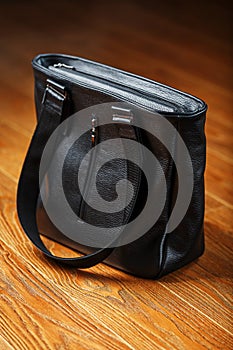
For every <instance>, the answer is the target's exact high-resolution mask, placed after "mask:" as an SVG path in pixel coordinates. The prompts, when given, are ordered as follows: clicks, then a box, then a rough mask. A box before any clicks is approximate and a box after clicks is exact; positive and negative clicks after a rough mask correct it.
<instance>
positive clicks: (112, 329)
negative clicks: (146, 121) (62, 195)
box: [0, 0, 233, 350]
mask: <svg viewBox="0 0 233 350" xmlns="http://www.w3.org/2000/svg"><path fill="white" fill-rule="evenodd" d="M0 6H1V12H0V13H1V14H0V17H1V18H0V29H1V45H0V68H1V75H0V82H1V84H0V96H1V117H0V118H1V119H0V156H1V164H0V176H1V183H0V191H1V192H0V211H1V218H0V249H1V271H0V275H1V278H0V281H1V282H0V283H1V294H0V296H1V299H0V303H1V304H0V307H1V317H0V349H4V350H5V349H15V350H22V349H25V350H28V349H59V350H60V349H116V350H118V349H138V350H142V349H143V350H144V349H145V350H151V349H221V350H222V349H232V348H233V337H232V277H233V273H232V271H233V262H232V261H233V256H232V248H233V245H232V217H233V204H232V194H233V193H232V174H233V166H232V164H233V161H232V149H233V145H232V129H233V127H232V126H233V125H232V105H233V103H232V90H231V89H232V79H231V78H232V45H231V39H230V38H231V31H232V27H231V21H230V15H231V9H230V5H229V4H228V3H227V1H223V2H222V3H221V4H220V3H219V2H217V1H216V2H215V1H213V2H211V3H208V5H207V4H205V2H203V1H202V2H201V1H195V2H194V1H193V2H188V4H187V2H184V1H178V2H172V1H168V2H166V3H165V2H164V3H163V2H159V3H157V2H152V1H143V2H142V1H133V0H132V1H131V0H126V1H118V2H107V1H104V0H103V1H98V2H97V1H94V0H93V1H91V0H89V1H88V3H87V2H84V1H79V2H76V1H72V0H70V1H67V2H66V3H65V2H61V1H56V3H53V2H52V1H51V2H46V1H40V2H38V1H34V2H29V1H22V2H16V1H10V2H9V3H4V4H3V3H1V5H0ZM39 52H65V53H70V54H74V55H79V56H83V57H87V58H89V59H94V60H97V61H100V62H104V63H106V64H110V65H113V66H116V67H119V68H122V69H125V70H130V71H131V72H133V73H137V74H143V75H145V76H147V77H149V78H152V79H156V80H159V81H161V82H163V83H167V84H169V85H172V86H175V87H177V88H178V89H182V90H185V91H187V92H190V93H192V94H194V95H197V96H199V97H202V98H203V99H204V100H205V101H207V103H208V105H209V111H208V118H207V124H206V134H207V141H208V148H207V170H206V216H205V234H206V251H205V254H204V255H203V256H202V257H201V258H200V259H199V260H198V261H195V262H193V263H192V264H190V265H189V266H187V267H185V268H183V269H181V270H180V271H177V272H175V273H173V274H170V275H168V276H166V277H164V278H163V279H161V280H159V281H151V280H143V279H140V278H135V277H133V276H130V275H127V274H124V273H122V272H120V271H118V270H116V269H113V268H110V267H107V266H106V265H104V264H100V265H98V266H96V267H93V268H91V269H89V270H85V271H84V270H83V271H81V270H80V271H79V270H77V269H74V268H68V267H64V266H58V265H56V264H55V263H53V262H51V261H49V260H48V259H47V258H45V257H44V256H43V255H42V254H40V253H39V252H38V251H37V250H36V249H34V247H33V246H32V244H31V243H30V242H29V241H28V239H27V238H26V236H25V234H24V233H23V232H22V229H21V227H20V225H19V222H18V219H17V214H16V208H15V197H16V188H17V181H18V176H19V173H20V169H21V166H22V162H23V159H24V156H25V153H26V150H27V147H28V145H29V141H30V137H31V135H32V132H33V128H34V127H35V116H34V104H33V80H32V74H31V67H30V60H31V59H32V57H33V56H35V55H36V54H37V53H39ZM45 243H46V244H47V246H48V247H49V248H50V249H51V251H52V252H54V253H57V254H60V255H63V256H72V255H73V254H74V252H72V251H71V250H69V249H67V248H65V247H61V246H60V245H58V244H56V243H54V242H52V241H49V240H48V239H45ZM75 254H76V253H75Z"/></svg>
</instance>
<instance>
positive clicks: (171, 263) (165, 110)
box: [18, 54, 207, 278]
mask: <svg viewBox="0 0 233 350" xmlns="http://www.w3.org/2000/svg"><path fill="white" fill-rule="evenodd" d="M33 69H34V76H35V103H36V111H37V118H38V125H37V129H36V131H35V133H34V136H33V139H32V142H31V145H30V148H29V151H28V154H27V157H26V159H25V163H24V167H23V170H22V173H21V177H20V181H19V187H18V215H19V218H20V221H21V224H22V226H23V228H24V230H25V232H26V233H27V235H28V237H29V238H30V239H31V240H32V241H33V243H34V244H35V245H36V246H37V247H38V248H39V249H40V250H42V251H43V252H44V253H45V254H46V255H47V256H49V257H51V258H53V259H56V260H57V261H60V262H64V263H67V264H71V265H75V266H77V267H80V268H85V267H90V266H92V265H94V264H96V263H99V262H101V261H103V260H104V262H105V263H107V264H109V265H111V266H114V267H116V268H119V269H121V270H123V271H126V272H128V273H131V274H134V275H136V276H140V277H145V278H159V277H161V276H163V275H165V274H167V273H169V272H172V271H174V270H176V269H178V268H180V267H182V266H184V265H186V264H187V263H189V262H191V261H192V260H194V259H196V258H197V257H199V256H200V255H201V254H202V253H203V251H204V231H203V221H204V170H205V159H206V144H205V133H204V125H205V116H206V110H207V106H206V104H205V103H204V102H203V101H202V100H200V99H198V98H196V97H194V96H191V95H189V94H186V93H183V92H180V91H178V90H176V89H173V88H171V87H168V86H165V85H162V84H160V83H157V82H153V81H151V80H149V79H145V78H142V77H139V76H136V75H133V74H130V73H127V72H124V71H121V70H118V69H116V68H112V67H108V66H105V65H103V64H99V63H96V62H91V61H88V60H85V59H82V58H78V57H73V56H66V55H59V54H46V55H39V56H37V57H36V58H35V59H34V60H33ZM48 79H50V80H51V81H52V82H53V83H54V84H55V88H52V89H51V88H50V87H48V86H47V85H48ZM56 84H58V85H57V88H56ZM45 91H46V93H45ZM64 91H66V97H65V95H64V98H63V97H62V96H63V94H62V93H63V92H64ZM42 101H43V103H42ZM121 101H126V102H130V103H131V104H134V105H135V106H140V107H143V108H145V109H147V110H151V111H158V112H159V113H160V114H163V116H164V118H167V119H168V120H169V122H170V123H171V124H172V125H173V126H174V127H175V128H176V129H177V130H178V132H179V134H180V135H181V137H182V138H183V140H184V142H185V144H186V146H187V148H188V150H189V153H190V156H191V159H192V164H193V172H194V190H193V194H192V199H191V202H190V205H189V207H188V210H187V213H186V215H185V216H184V218H183V220H182V221H181V223H180V224H179V225H178V227H177V228H176V229H175V230H174V231H173V232H171V233H169V234H167V233H166V224H167V222H168V219H169V217H170V214H171V211H172V208H173V206H174V203H175V201H176V195H177V189H178V176H177V171H176V167H175V164H174V161H173V159H172V157H171V155H170V154H169V152H168V150H167V149H166V147H165V146H164V145H163V144H162V143H161V142H160V141H159V140H158V139H156V138H155V137H154V136H152V134H150V133H149V132H147V131H145V130H143V129H140V128H137V127H133V126H132V125H123V124H112V125H108V126H100V127H98V143H99V144H101V143H102V142H103V141H105V140H108V139H114V138H127V139H132V140H136V141H137V142H138V143H141V144H143V145H145V146H146V147H147V148H148V149H149V150H150V151H151V152H152V153H153V154H154V155H155V157H156V158H157V159H158V160H159V162H160V165H161V167H162V169H163V172H164V175H165V178H166V183H167V196H166V201H165V205H164V208H163V211H162V213H161V215H160V217H159V219H158V220H157V222H156V223H155V225H154V226H153V227H152V228H151V229H150V230H149V231H148V232H147V233H146V234H145V235H143V236H142V237H141V238H139V239H137V240H135V241H134V242H132V243H129V244H127V245H124V246H121V247H117V248H115V249H113V248H108V247H106V248H103V249H102V248H100V249H93V248H90V247H87V246H83V245H80V244H77V243H76V242H75V241H73V240H71V239H69V238H67V237H66V236H65V235H63V234H62V233H61V232H60V231H59V230H58V229H57V228H56V227H55V226H54V225H53V223H52V222H51V221H50V219H49V217H48V215H47V213H46V211H45V209H44V207H43V204H42V201H41V198H40V194H39V175H38V173H39V163H40V158H41V154H42V152H43V149H44V146H45V144H46V142H47V140H48V138H49V136H50V135H51V133H52V132H53V130H55V129H56V127H57V126H58V125H59V124H60V123H61V122H62V121H63V120H64V119H66V118H68V117H69V116H70V115H71V114H73V113H75V112H77V111H80V110H82V109H84V108H87V107H90V106H93V105H96V104H100V103H105V102H121ZM175 145H176V140H175V139H174V153H177V150H176V147H175ZM90 148H91V142H90V134H89V133H86V134H83V135H82V137H81V138H80V139H79V140H78V142H77V143H76V144H75V145H74V146H73V147H72V149H71V150H70V151H69V154H68V155H67V156H66V166H65V167H64V169H66V170H65V172H64V177H63V180H64V181H63V185H64V188H65V192H66V193H67V198H68V201H69V204H70V206H71V207H72V209H73V210H74V211H75V212H76V214H77V215H80V213H81V215H82V219H83V220H84V221H87V222H88V221H89V222H90V223H91V224H93V225H96V226H98V225H99V226H101V225H105V226H106V222H107V225H108V229H109V230H111V227H114V226H118V225H121V224H126V223H128V222H129V221H131V220H133V219H134V218H135V217H137V215H138V214H139V213H140V212H141V211H142V210H143V207H144V205H145V203H146V199H147V182H146V179H145V176H144V174H143V172H141V171H140V169H139V168H138V167H135V166H134V164H132V163H130V162H127V161H125V160H123V159H120V160H117V162H112V163H111V164H109V166H108V167H105V168H103V169H102V170H101V172H100V174H99V177H98V186H99V190H100V193H101V195H102V196H103V197H104V196H105V197H106V198H108V199H109V198H110V199H111V196H114V190H112V191H107V190H106V189H107V188H110V189H111V188H112V189H114V188H115V185H116V182H117V181H118V180H120V179H124V178H127V179H128V180H130V181H131V183H132V184H133V186H134V188H135V189H136V191H135V192H134V198H133V200H132V201H131V202H130V203H129V205H128V206H127V207H126V208H125V209H124V210H122V211H121V212H118V213H117V215H113V214H110V215H107V216H106V215H104V216H103V215H100V214H99V213H98V212H97V211H95V210H93V209H92V208H91V207H89V206H88V205H87V204H86V203H83V200H82V196H81V193H80V191H79V188H78V187H77V186H75V185H74V184H73V182H72V181H71V178H72V176H73V175H74V174H76V173H77V171H78V169H79V164H80V162H81V161H82V159H83V158H84V156H85V154H86V153H87V152H88V151H89V150H90ZM63 152H64V140H63V139H62V138H61V139H60V140H59V141H58V147H57V149H56V151H55V152H54V159H55V160H56V157H57V159H59V157H60V156H61V155H62V154H63ZM173 156H174V155H173ZM101 157H104V155H103V154H102V153H101V152H99V153H98V154H97V155H96V156H95V160H94V162H97V163H98V161H100V160H101ZM140 157H141V159H142V161H143V154H141V155H140ZM74 159H75V161H74ZM91 166H96V163H93V164H91ZM86 169H87V173H86V174H83V176H88V171H90V164H87V166H86ZM47 181H48V196H49V195H50V194H52V193H53V192H55V191H58V189H57V188H54V186H53V179H49V178H48V179H47ZM87 187H88V188H89V190H90V188H91V186H90V184H88V186H87ZM58 192H59V191H58ZM74 193H75V195H74ZM54 205H59V201H58V202H57V203H54ZM39 233H41V234H44V235H46V236H48V237H50V238H52V239H54V240H56V241H58V242H61V243H62V244H64V245H67V246H70V247H72V248H75V249H77V250H78V251H80V252H82V253H85V254H89V255H87V256H85V257H81V258H77V259H62V258H59V257H54V256H52V254H51V253H50V252H49V251H48V250H47V249H46V247H45V246H44V245H43V243H42V241H41V239H40V236H39Z"/></svg>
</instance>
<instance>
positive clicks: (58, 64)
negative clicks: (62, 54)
mask: <svg viewBox="0 0 233 350" xmlns="http://www.w3.org/2000/svg"><path fill="white" fill-rule="evenodd" d="M53 67H54V68H67V69H72V70H75V67H74V66H70V65H68V64H65V63H60V62H59V63H55V64H54V65H53Z"/></svg>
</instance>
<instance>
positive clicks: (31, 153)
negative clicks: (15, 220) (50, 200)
mask: <svg viewBox="0 0 233 350" xmlns="http://www.w3.org/2000/svg"><path fill="white" fill-rule="evenodd" d="M50 83H51V82H50ZM50 83H48V85H47V87H46V89H45V92H44V96H43V100H42V106H41V112H40V118H39V121H38V124H37V127H36V130H35V132H34V135H33V137H32V140H31V144H30V146H29V149H28V152H27V155H26V158H25V161H24V165H23V168H22V172H21V175H20V179H19V184H18V192H17V210H18V216H19V220H20V223H21V225H22V227H23V229H24V231H25V233H26V234H27V236H28V238H29V239H30V240H31V241H32V243H33V244H34V245H35V246H36V247H37V248H38V249H39V250H40V251H42V252H43V253H44V254H45V255H47V256H48V257H49V258H52V259H54V260H56V261H58V262H62V263H65V264H68V265H73V266H76V267H78V268H88V267H91V266H94V265H96V264H98V263H100V262H102V261H103V260H104V259H106V258H107V257H108V256H109V255H110V254H111V253H112V251H113V250H114V248H103V249H99V250H97V251H95V252H94V253H92V254H89V255H85V256H81V257H77V258H61V257H58V256H55V255H53V254H52V253H51V252H50V251H49V250H48V249H47V248H46V247H45V245H44V243H43V242H42V240H41V238H40V233H39V231H38V227H37V222H36V206H37V199H38V193H39V167H40V160H41V157H42V153H43V150H44V147H45V145H46V143H47V141H48V139H49V137H50V135H51V134H52V133H53V131H54V130H55V129H56V128H57V127H58V125H59V124H60V123H61V121H62V120H64V118H65V117H66V116H68V108H67V107H68V105H69V99H68V98H67V95H66V93H65V89H64V88H63V87H62V86H60V85H59V84H56V83H54V82H52V84H50Z"/></svg>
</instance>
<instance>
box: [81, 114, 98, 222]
mask: <svg viewBox="0 0 233 350" xmlns="http://www.w3.org/2000/svg"><path fill="white" fill-rule="evenodd" d="M90 131H91V135H90V137H91V147H92V148H93V147H95V146H96V145H97V143H98V138H99V135H98V128H97V118H96V116H94V115H93V116H92V118H91V130H90ZM95 158H96V151H95V150H93V152H92V153H91V156H90V162H89V166H88V169H87V177H86V181H85V184H84V189H83V196H81V201H80V206H79V215H78V216H79V218H80V220H81V221H80V222H82V223H84V221H83V220H84V215H85V205H86V203H85V200H84V198H83V197H85V198H86V196H87V192H88V190H89V185H90V180H91V176H92V174H93V167H94V162H95Z"/></svg>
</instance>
